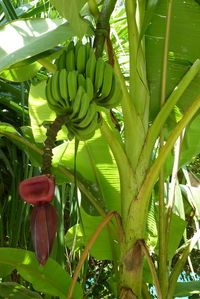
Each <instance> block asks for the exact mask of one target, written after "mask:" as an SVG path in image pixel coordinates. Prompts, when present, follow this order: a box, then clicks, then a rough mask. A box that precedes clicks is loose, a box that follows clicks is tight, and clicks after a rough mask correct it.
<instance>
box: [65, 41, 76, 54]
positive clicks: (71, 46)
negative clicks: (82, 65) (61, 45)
mask: <svg viewBox="0 0 200 299" xmlns="http://www.w3.org/2000/svg"><path fill="white" fill-rule="evenodd" d="M74 48H75V46H74V42H73V40H72V41H71V42H70V43H69V44H68V46H67V52H69V51H70V50H73V51H74Z"/></svg>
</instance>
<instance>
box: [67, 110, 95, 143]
mask: <svg viewBox="0 0 200 299" xmlns="http://www.w3.org/2000/svg"><path fill="white" fill-rule="evenodd" d="M98 119H99V114H98V113H96V114H95V115H94V117H93V118H92V120H91V122H90V123H89V124H88V126H87V127H85V128H80V127H79V126H74V127H73V128H72V131H73V132H74V134H75V136H76V137H77V138H78V139H79V140H87V139H90V138H91V137H92V136H93V135H94V134H95V130H96V129H97V128H98V127H99V120H98Z"/></svg>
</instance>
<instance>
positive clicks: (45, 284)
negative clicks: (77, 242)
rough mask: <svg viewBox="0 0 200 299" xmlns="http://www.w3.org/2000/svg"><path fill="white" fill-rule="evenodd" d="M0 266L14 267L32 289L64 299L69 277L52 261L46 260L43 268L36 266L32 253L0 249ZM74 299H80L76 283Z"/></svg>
mask: <svg viewBox="0 0 200 299" xmlns="http://www.w3.org/2000/svg"><path fill="white" fill-rule="evenodd" d="M0 264H7V265H12V266H14V267H15V268H16V269H17V271H18V272H19V273H20V275H22V277H23V278H24V279H25V280H27V281H29V282H31V283H32V285H33V288H34V289H35V290H37V291H39V292H44V293H46V294H50V295H52V296H58V297H59V298H61V299H64V298H66V296H67V293H68V290H69V285H70V282H71V277H70V276H69V274H68V273H67V272H65V271H64V270H63V268H62V267H61V266H60V265H59V264H58V263H56V262H55V261H54V260H52V259H50V258H49V259H48V261H47V264H46V265H45V266H44V267H41V266H39V265H38V263H37V260H36V258H35V254H34V253H33V252H30V251H27V250H22V249H15V248H0ZM74 296H75V298H77V299H78V298H80V299H81V298H82V290H81V287H80V285H79V284H78V283H76V287H75V291H74Z"/></svg>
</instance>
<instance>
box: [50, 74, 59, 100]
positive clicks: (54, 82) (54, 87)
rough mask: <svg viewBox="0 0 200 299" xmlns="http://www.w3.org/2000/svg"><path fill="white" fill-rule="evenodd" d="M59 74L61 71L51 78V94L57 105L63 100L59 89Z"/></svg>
mask: <svg viewBox="0 0 200 299" xmlns="http://www.w3.org/2000/svg"><path fill="white" fill-rule="evenodd" d="M59 73H60V71H56V72H55V73H54V75H53V76H52V77H51V93H52V96H53V98H54V100H55V102H56V103H57V102H59V101H60V98H61V94H60V88H59Z"/></svg>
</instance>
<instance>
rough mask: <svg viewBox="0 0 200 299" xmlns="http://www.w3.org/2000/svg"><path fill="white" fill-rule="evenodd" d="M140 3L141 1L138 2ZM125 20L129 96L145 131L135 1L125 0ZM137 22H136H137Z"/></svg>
mask: <svg viewBox="0 0 200 299" xmlns="http://www.w3.org/2000/svg"><path fill="white" fill-rule="evenodd" d="M140 4H141V3H140ZM125 7H126V14H127V22H128V40H129V59H130V97H131V101H132V105H133V103H134V106H135V109H136V111H137V113H138V114H139V116H140V118H141V120H142V121H143V125H144V127H145V131H146V130H147V128H148V114H149V90H148V83H147V78H146V62H145V53H144V52H143V50H142V49H143V48H142V47H141V45H142V43H140V45H139V42H140V41H139V29H140V24H139V22H140V20H139V21H138V22H137V17H136V16H137V13H138V10H137V4H136V1H130V0H126V2H125ZM142 9H144V6H142V4H141V5H140V11H139V13H140V17H141V18H143V14H144V11H142ZM137 23H138V24H137Z"/></svg>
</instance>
